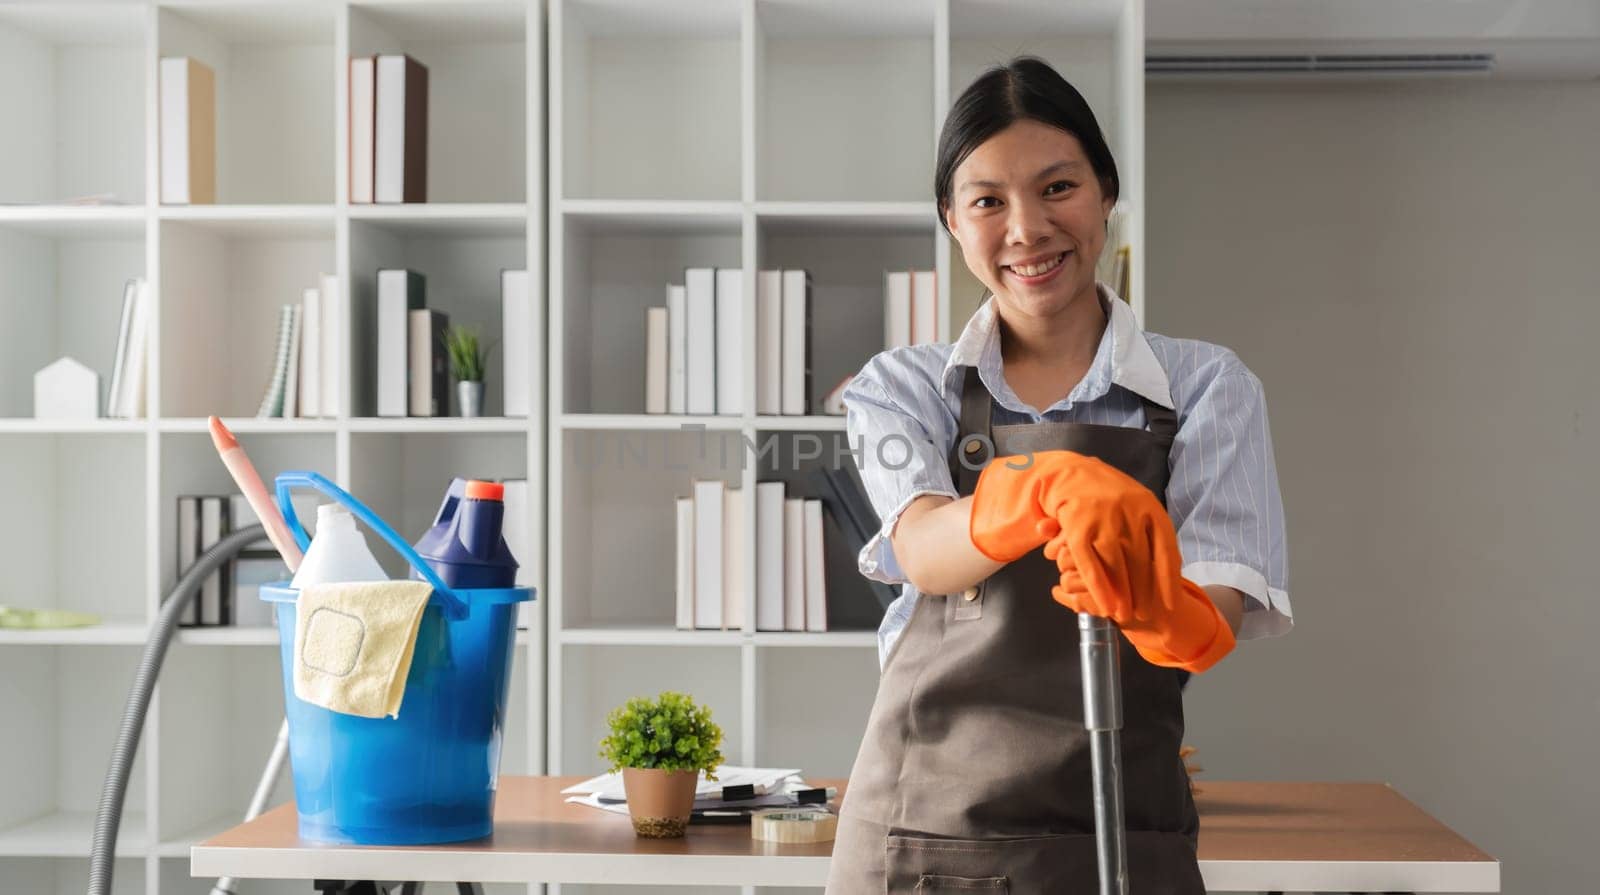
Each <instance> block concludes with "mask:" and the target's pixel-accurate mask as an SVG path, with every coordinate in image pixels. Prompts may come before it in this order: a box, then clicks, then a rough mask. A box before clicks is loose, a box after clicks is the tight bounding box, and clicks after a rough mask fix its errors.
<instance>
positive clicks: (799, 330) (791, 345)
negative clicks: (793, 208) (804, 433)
mask: <svg viewBox="0 0 1600 895" xmlns="http://www.w3.org/2000/svg"><path fill="white" fill-rule="evenodd" d="M810 293H811V276H810V275H809V274H807V273H806V272H805V271H803V270H786V271H784V272H783V412H784V413H785V414H788V415H791V416H803V415H805V414H806V413H808V412H809V410H810V404H811V295H810Z"/></svg>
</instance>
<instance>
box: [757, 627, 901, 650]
mask: <svg viewBox="0 0 1600 895" xmlns="http://www.w3.org/2000/svg"><path fill="white" fill-rule="evenodd" d="M753 636H754V640H755V644H756V646H771V647H780V648H796V647H801V648H828V647H845V648H849V649H859V648H862V647H869V648H872V649H877V647H878V632H876V631H823V632H813V633H798V632H789V631H757V632H756V633H755V634H754V635H753Z"/></svg>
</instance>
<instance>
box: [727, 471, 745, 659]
mask: <svg viewBox="0 0 1600 895" xmlns="http://www.w3.org/2000/svg"><path fill="white" fill-rule="evenodd" d="M744 592H745V588H744V492H742V491H736V490H734V489H732V488H729V489H727V490H725V491H723V492H722V628H723V630H733V631H738V630H741V629H743V628H744Z"/></svg>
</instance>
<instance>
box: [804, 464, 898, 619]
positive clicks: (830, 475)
mask: <svg viewBox="0 0 1600 895" xmlns="http://www.w3.org/2000/svg"><path fill="white" fill-rule="evenodd" d="M811 481H812V486H813V488H814V490H815V491H816V493H817V494H818V495H820V499H821V501H822V508H823V509H824V510H825V511H826V512H827V514H828V517H829V518H831V519H832V520H833V522H834V525H835V526H836V527H837V528H838V529H839V532H840V534H841V535H843V536H844V543H845V547H846V548H848V549H849V551H850V555H852V556H856V555H859V554H860V553H861V550H862V548H864V547H866V546H867V542H868V541H870V540H871V539H872V537H873V536H874V535H876V534H877V533H878V529H879V528H880V527H881V524H880V522H879V520H878V514H877V512H876V511H874V510H873V509H872V502H871V501H870V500H869V499H868V498H867V491H866V487H865V486H864V485H862V484H861V481H860V479H859V478H857V476H856V475H855V473H854V472H853V471H852V470H851V469H849V468H844V467H839V468H823V467H814V468H813V469H812V470H811ZM863 580H864V581H865V582H866V583H867V587H868V589H869V590H870V591H871V592H872V595H873V597H874V598H875V600H876V601H877V604H878V610H879V611H882V610H886V609H888V608H889V604H890V603H893V602H894V601H895V599H896V598H897V597H899V596H900V587H899V586H898V585H894V584H888V583H886V582H883V581H876V580H874V579H871V578H864V579H863ZM864 614H871V613H864Z"/></svg>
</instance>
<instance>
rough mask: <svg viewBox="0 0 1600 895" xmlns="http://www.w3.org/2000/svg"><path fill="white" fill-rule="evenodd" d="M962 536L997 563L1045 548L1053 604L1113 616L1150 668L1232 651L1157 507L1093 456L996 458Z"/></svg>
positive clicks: (1204, 664)
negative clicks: (1052, 575)
mask: <svg viewBox="0 0 1600 895" xmlns="http://www.w3.org/2000/svg"><path fill="white" fill-rule="evenodd" d="M1030 461H1031V462H1030ZM1017 467H1022V468H1017ZM968 536H969V537H970V538H971V540H972V543H973V546H975V547H976V548H977V549H978V551H979V552H981V553H983V555H985V556H987V557H989V558H990V559H992V560H994V561H996V562H1012V561H1014V560H1017V559H1020V558H1021V557H1023V556H1026V555H1027V554H1028V553H1030V552H1032V551H1033V550H1034V549H1035V548H1037V547H1039V546H1040V545H1044V547H1045V555H1046V556H1047V557H1049V558H1050V559H1052V560H1055V561H1056V565H1057V567H1058V568H1059V569H1060V570H1061V573H1062V575H1061V583H1060V584H1059V585H1058V586H1057V587H1055V588H1054V589H1053V590H1052V592H1051V593H1052V596H1054V597H1055V599H1056V601H1057V602H1059V603H1061V604H1062V605H1064V606H1066V607H1067V608H1069V609H1071V610H1073V611H1074V612H1087V613H1089V614H1091V615H1097V616H1101V617H1103V618H1109V619H1111V620H1112V621H1114V622H1116V623H1117V625H1118V626H1119V627H1120V628H1121V629H1122V631H1123V633H1124V634H1126V635H1127V637H1128V640H1129V642H1131V643H1132V644H1133V645H1134V647H1135V648H1136V649H1138V650H1139V654H1140V655H1141V656H1144V658H1145V659H1146V660H1147V661H1149V662H1151V663H1152V664H1156V665H1162V666H1166V667H1177V668H1186V669H1188V670H1190V671H1195V672H1199V671H1203V670H1205V669H1206V668H1209V667H1211V666H1212V665H1214V664H1216V662H1217V661H1218V660H1220V659H1221V658H1222V657H1223V656H1225V655H1227V653H1228V652H1229V651H1230V650H1232V649H1233V642H1234V638H1233V631H1232V629H1231V628H1229V627H1228V623H1227V620H1226V619H1224V618H1223V617H1222V613H1221V612H1219V611H1218V610H1217V608H1216V606H1214V605H1213V604H1212V602H1211V598H1210V597H1209V596H1207V595H1206V592H1205V591H1203V590H1201V589H1200V587H1199V586H1198V585H1196V584H1194V583H1193V582H1191V581H1189V580H1187V579H1185V578H1184V577H1183V576H1182V573H1181V569H1182V567H1183V561H1182V557H1181V554H1180V553H1179V551H1178V537H1177V532H1176V531H1174V530H1173V527H1172V520H1171V518H1170V517H1169V516H1168V515H1167V511H1166V508H1165V507H1163V506H1162V505H1161V501H1160V500H1158V499H1157V498H1156V496H1155V495H1154V494H1153V493H1151V491H1150V489H1149V488H1146V487H1145V486H1144V485H1142V484H1140V483H1139V482H1138V481H1137V480H1135V479H1134V478H1132V477H1131V476H1129V475H1127V474H1126V473H1124V472H1122V471H1121V470H1119V469H1117V468H1116V467H1114V466H1111V465H1110V464H1108V463H1106V462H1105V461H1103V460H1100V459H1099V458H1096V457H1089V456H1085V455H1083V454H1079V453H1076V452H1073V451H1039V452H1036V453H1034V454H1032V455H1030V456H1028V457H999V458H996V459H995V460H993V461H992V462H990V463H989V464H988V465H987V466H985V467H984V470H983V473H982V474H981V475H979V477H978V485H977V488H976V489H975V490H974V492H973V498H972V515H971V518H970V520H969V522H968Z"/></svg>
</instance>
